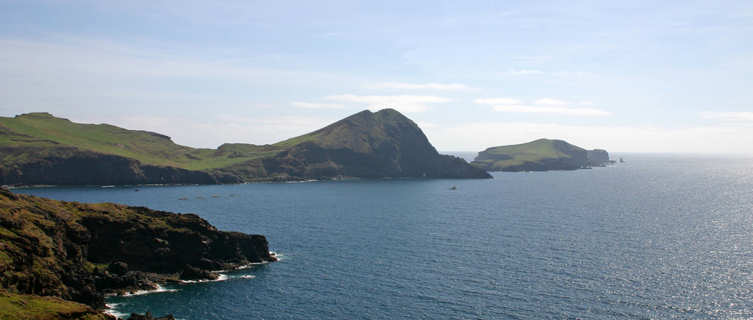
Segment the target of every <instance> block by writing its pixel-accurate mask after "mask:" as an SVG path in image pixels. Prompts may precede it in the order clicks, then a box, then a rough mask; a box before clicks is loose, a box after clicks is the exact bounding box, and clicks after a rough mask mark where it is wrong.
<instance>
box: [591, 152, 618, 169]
mask: <svg viewBox="0 0 753 320" xmlns="http://www.w3.org/2000/svg"><path fill="white" fill-rule="evenodd" d="M611 162H612V161H611V160H610V159H609V153H608V152H607V151H606V150H602V149H594V150H588V164H589V165H591V166H594V167H603V166H605V165H607V164H609V163H611Z"/></svg>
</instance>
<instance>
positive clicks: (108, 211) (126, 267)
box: [0, 188, 276, 320]
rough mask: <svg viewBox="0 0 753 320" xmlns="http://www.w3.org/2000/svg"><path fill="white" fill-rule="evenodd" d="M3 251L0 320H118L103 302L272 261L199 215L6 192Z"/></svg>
mask: <svg viewBox="0 0 753 320" xmlns="http://www.w3.org/2000/svg"><path fill="white" fill-rule="evenodd" d="M0 249H1V250H0V273H1V274H2V279H1V280H0V319H89V320H93V319H114V317H111V316H109V315H106V314H104V313H102V309H103V308H104V307H105V304H104V302H105V300H104V298H105V295H107V294H122V293H128V292H133V291H137V290H152V289H155V288H158V285H159V284H161V283H165V282H180V281H192V280H212V279H217V277H218V274H217V273H216V271H212V270H232V269H234V268H237V267H241V266H245V265H248V264H250V263H260V262H266V261H275V260H276V257H275V256H274V255H273V254H271V253H270V252H269V248H268V244H267V240H266V238H265V237H264V236H261V235H247V234H243V233H239V232H223V231H218V230H217V229H216V228H215V227H213V226H212V225H210V224H209V223H208V222H207V221H206V220H204V219H201V218H199V217H198V216H197V215H194V214H175V213H169V212H162V211H154V210H150V209H147V208H142V207H128V206H124V205H117V204H110V203H102V204H82V203H77V202H64V201H56V200H50V199H45V198H40V197H34V196H27V195H20V194H14V193H12V192H10V191H8V190H7V189H3V188H0ZM132 319H151V317H132ZM168 319H169V318H168Z"/></svg>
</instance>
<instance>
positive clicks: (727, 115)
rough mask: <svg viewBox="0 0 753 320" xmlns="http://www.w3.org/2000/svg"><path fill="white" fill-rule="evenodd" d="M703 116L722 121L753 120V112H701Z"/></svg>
mask: <svg viewBox="0 0 753 320" xmlns="http://www.w3.org/2000/svg"><path fill="white" fill-rule="evenodd" d="M701 117H702V118H704V119H710V120H722V121H753V112H701Z"/></svg>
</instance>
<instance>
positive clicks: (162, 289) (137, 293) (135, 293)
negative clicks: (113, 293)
mask: <svg viewBox="0 0 753 320" xmlns="http://www.w3.org/2000/svg"><path fill="white" fill-rule="evenodd" d="M175 291H178V289H171V288H165V287H163V286H161V285H159V284H158V285H155V288H154V289H150V290H138V291H133V292H128V293H125V294H123V295H120V296H121V297H132V296H142V295H145V294H152V293H162V292H175Z"/></svg>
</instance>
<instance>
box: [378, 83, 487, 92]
mask: <svg viewBox="0 0 753 320" xmlns="http://www.w3.org/2000/svg"><path fill="white" fill-rule="evenodd" d="M370 87H371V88H373V89H402V90H421V89H429V90H439V91H464V90H473V89H474V88H471V87H469V86H467V85H465V84H462V83H406V82H381V83H377V84H374V85H372V86H370Z"/></svg>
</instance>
